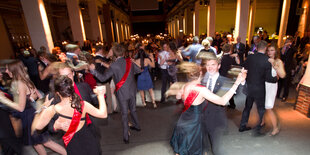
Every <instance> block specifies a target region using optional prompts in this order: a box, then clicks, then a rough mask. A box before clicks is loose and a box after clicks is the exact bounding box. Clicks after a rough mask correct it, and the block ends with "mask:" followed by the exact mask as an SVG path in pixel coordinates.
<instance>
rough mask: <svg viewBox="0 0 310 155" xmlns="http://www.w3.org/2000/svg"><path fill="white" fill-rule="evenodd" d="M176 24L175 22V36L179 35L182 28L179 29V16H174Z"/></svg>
mask: <svg viewBox="0 0 310 155" xmlns="http://www.w3.org/2000/svg"><path fill="white" fill-rule="evenodd" d="M174 24H175V38H178V37H179V33H180V31H179V30H180V29H179V19H178V17H177V16H176V17H174Z"/></svg>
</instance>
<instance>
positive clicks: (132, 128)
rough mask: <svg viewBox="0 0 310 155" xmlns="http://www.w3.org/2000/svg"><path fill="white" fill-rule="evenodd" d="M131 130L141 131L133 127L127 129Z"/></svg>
mask: <svg viewBox="0 0 310 155" xmlns="http://www.w3.org/2000/svg"><path fill="white" fill-rule="evenodd" d="M129 128H130V129H131V130H136V131H141V129H139V128H136V127H133V126H131V127H129Z"/></svg>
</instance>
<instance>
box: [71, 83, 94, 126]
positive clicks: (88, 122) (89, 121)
mask: <svg viewBox="0 0 310 155" xmlns="http://www.w3.org/2000/svg"><path fill="white" fill-rule="evenodd" d="M74 92H75V93H76V94H78V95H79V97H80V99H81V103H82V105H84V101H83V99H82V96H81V93H80V91H79V89H78V87H77V86H76V84H75V83H74ZM86 124H87V125H89V124H91V120H90V118H89V116H88V114H86Z"/></svg>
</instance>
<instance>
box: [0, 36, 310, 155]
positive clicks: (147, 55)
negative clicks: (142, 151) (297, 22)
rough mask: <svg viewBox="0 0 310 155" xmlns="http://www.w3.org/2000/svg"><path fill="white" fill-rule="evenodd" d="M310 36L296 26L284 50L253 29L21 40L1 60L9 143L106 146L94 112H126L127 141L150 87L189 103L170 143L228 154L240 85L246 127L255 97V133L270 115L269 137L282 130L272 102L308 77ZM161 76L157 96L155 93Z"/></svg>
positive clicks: (12, 147) (7, 150)
mask: <svg viewBox="0 0 310 155" xmlns="http://www.w3.org/2000/svg"><path fill="white" fill-rule="evenodd" d="M309 37H310V33H309V32H308V33H306V34H305V37H304V38H302V39H301V38H300V37H298V34H296V35H295V36H294V37H288V38H287V39H286V40H285V44H284V46H283V47H281V48H280V49H279V48H278V47H277V45H276V43H275V40H272V39H271V40H270V39H269V37H268V35H267V32H261V33H259V35H257V36H254V37H253V39H252V41H253V43H252V44H244V43H241V38H240V37H237V38H236V40H235V41H234V40H233V37H232V36H231V35H230V34H226V33H223V34H219V33H217V34H215V37H214V38H213V37H209V36H194V37H190V36H184V37H183V38H178V39H173V38H171V37H164V38H160V39H159V38H156V37H145V38H142V37H140V38H139V39H132V40H126V41H125V42H122V43H113V44H112V45H108V44H106V43H101V42H100V43H98V42H97V43H96V42H93V43H92V42H88V43H87V44H86V45H87V46H83V47H80V46H79V44H74V43H69V44H68V43H67V42H65V43H63V44H56V45H55V48H54V49H53V50H52V51H47V50H46V48H45V47H41V48H40V50H38V51H36V50H35V49H33V48H21V49H20V50H19V51H17V53H16V59H14V60H7V61H3V62H2V64H1V65H2V66H1V67H2V68H1V73H0V81H1V87H0V89H1V93H0V102H1V104H0V116H1V118H2V119H1V128H0V135H1V136H2V137H0V143H1V150H2V152H3V153H4V154H21V153H22V149H21V148H22V146H23V145H32V146H33V147H34V149H35V150H36V152H37V153H38V154H40V155H44V154H46V151H45V148H44V147H48V148H50V149H51V150H53V151H55V152H57V153H59V154H74V155H78V154H101V149H100V139H99V138H100V135H98V134H99V133H98V131H97V129H96V124H94V122H93V121H92V120H93V119H94V118H95V117H96V118H107V117H108V115H109V114H113V113H118V112H120V113H121V116H122V127H123V141H124V143H125V144H128V143H129V136H130V130H135V131H141V126H140V123H139V119H138V115H137V113H136V102H137V101H136V94H137V92H139V94H140V96H141V103H142V106H143V107H146V105H147V102H146V94H145V91H148V92H149V95H150V97H151V104H152V108H158V107H159V106H160V104H165V103H166V102H167V101H166V100H167V97H168V96H171V95H175V96H176V98H177V99H179V101H178V102H182V103H184V109H183V111H182V114H181V115H180V118H179V120H178V122H177V125H176V127H175V130H174V132H173V133H172V138H171V141H170V143H171V146H172V148H173V150H174V152H175V153H176V154H182V155H183V154H203V152H204V151H206V148H207V150H208V151H211V152H213V154H216V155H219V154H225V153H223V152H224V149H223V148H222V143H221V138H222V136H223V134H224V131H225V129H226V125H227V116H226V113H225V112H226V109H225V107H226V106H225V105H227V103H229V104H228V105H227V107H228V108H231V109H235V108H236V104H235V101H234V95H235V94H236V92H237V93H244V94H245V95H246V102H245V108H244V110H243V113H242V118H241V123H240V127H239V131H240V132H244V131H248V130H251V127H249V126H248V119H249V116H250V115H249V114H250V111H251V108H252V105H253V103H254V102H255V104H256V105H257V109H258V114H259V121H258V122H257V125H256V126H255V127H254V130H253V131H254V133H255V134H254V135H255V136H261V135H264V133H262V128H263V127H264V126H265V121H264V120H265V119H270V120H271V122H272V127H273V128H272V131H271V132H270V133H269V135H270V136H276V135H277V134H278V133H279V132H280V127H279V122H278V120H277V117H276V114H275V112H274V111H273V110H272V109H273V107H274V103H275V99H276V98H281V100H282V101H283V102H285V101H286V100H287V98H288V97H289V89H290V87H291V85H292V84H298V82H299V81H300V80H301V78H302V76H303V74H304V72H305V67H306V64H307V61H308V55H309V52H310V44H309ZM81 49H83V50H81ZM241 68H242V69H241ZM184 76H185V77H184ZM234 79H235V81H234ZM157 80H161V96H160V97H161V98H160V100H159V101H156V100H155V94H154V82H155V81H157ZM292 82H293V83H292ZM169 87H170V89H168V88H169ZM282 89H283V94H282ZM265 111H266V112H267V113H269V115H268V116H270V118H266V117H265V116H267V115H265ZM128 116H130V117H131V119H130V120H131V121H129V118H128ZM59 131H63V132H64V133H63V137H62V139H63V144H64V145H61V144H58V143H56V142H54V141H53V140H51V138H50V135H51V134H54V133H57V132H59ZM86 146H87V147H86Z"/></svg>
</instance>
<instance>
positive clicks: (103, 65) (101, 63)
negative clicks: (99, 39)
mask: <svg viewBox="0 0 310 155" xmlns="http://www.w3.org/2000/svg"><path fill="white" fill-rule="evenodd" d="M95 48H96V56H95V66H96V70H97V71H98V72H99V73H100V74H104V72H105V71H106V70H107V69H108V68H109V67H110V65H109V63H110V59H109V58H107V56H108V54H107V51H104V49H103V46H101V45H98V46H96V47H95ZM95 79H96V82H97V85H105V86H106V88H107V89H106V103H107V104H108V105H107V110H108V113H109V114H110V113H112V112H113V111H114V110H113V109H116V107H112V106H113V105H114V106H115V105H116V104H112V94H111V87H110V82H111V80H108V81H107V82H105V83H103V82H101V81H100V80H98V79H97V78H96V77H95ZM110 79H112V78H110Z"/></svg>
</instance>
